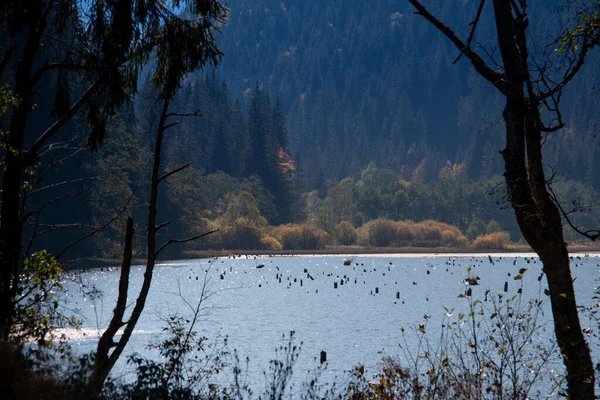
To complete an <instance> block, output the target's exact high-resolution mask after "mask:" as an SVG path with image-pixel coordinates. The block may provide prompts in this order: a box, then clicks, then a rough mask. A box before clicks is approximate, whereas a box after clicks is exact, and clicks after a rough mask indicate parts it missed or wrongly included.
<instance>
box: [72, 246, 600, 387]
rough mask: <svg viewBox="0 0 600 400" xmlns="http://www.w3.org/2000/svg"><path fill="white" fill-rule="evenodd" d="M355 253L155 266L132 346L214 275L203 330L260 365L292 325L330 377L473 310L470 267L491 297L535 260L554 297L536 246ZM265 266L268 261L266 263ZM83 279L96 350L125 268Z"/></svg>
mask: <svg viewBox="0 0 600 400" xmlns="http://www.w3.org/2000/svg"><path fill="white" fill-rule="evenodd" d="M347 258H348V257H343V256H293V257H265V258H258V259H255V258H253V257H251V258H245V257H242V258H236V259H228V258H220V259H216V260H209V259H198V260H183V261H175V262H168V263H164V264H162V265H160V266H158V267H157V268H156V270H155V273H154V280H153V284H152V288H151V291H150V296H149V298H148V302H147V305H146V309H145V310H144V313H143V315H142V318H141V320H140V322H139V323H138V326H137V330H136V332H135V334H134V336H133V337H132V340H131V341H130V344H129V346H128V349H127V350H126V353H127V354H130V353H132V352H140V353H144V352H145V349H144V346H145V344H146V343H147V342H148V341H149V340H151V339H153V338H154V339H155V338H157V337H158V336H159V335H160V334H161V328H162V327H163V326H164V323H163V320H164V319H165V317H167V316H168V315H170V314H172V313H179V314H184V315H189V313H190V310H189V308H188V307H187V306H186V305H185V304H184V301H183V300H182V299H185V300H186V301H187V302H189V303H191V304H195V303H196V302H197V301H198V298H199V295H200V291H201V288H202V282H203V279H204V276H205V275H206V276H207V278H208V279H209V287H210V290H211V291H212V292H213V293H214V295H213V296H212V297H210V299H209V300H207V301H206V302H205V304H204V306H205V307H206V308H205V309H204V313H203V317H202V318H201V321H200V322H199V323H198V325H197V327H196V328H197V330H198V331H199V332H200V333H201V334H203V335H206V336H208V337H209V338H210V339H212V340H216V338H219V337H221V338H222V337H224V336H225V335H227V336H228V337H229V347H230V348H236V349H238V351H239V353H240V354H241V355H242V357H245V356H248V357H250V359H251V365H250V369H251V371H252V372H253V373H254V372H258V371H262V370H264V369H266V368H267V362H268V360H269V359H270V358H272V357H273V354H274V349H275V348H276V347H278V346H279V345H281V344H283V343H284V340H283V339H282V335H286V334H287V333H288V332H289V331H291V330H293V331H295V333H296V335H295V336H296V338H297V340H298V341H302V342H303V346H302V353H301V356H300V359H299V361H298V364H297V369H298V370H307V369H310V368H313V367H314V366H315V365H316V364H315V361H314V358H315V357H317V358H318V356H319V353H320V351H321V350H324V351H326V352H327V361H328V363H329V366H328V374H330V375H331V376H333V375H337V376H341V375H343V373H344V371H347V370H349V369H350V368H352V367H353V366H354V365H356V364H357V363H359V362H361V363H363V364H365V365H367V366H373V365H375V364H377V362H378V361H379V360H381V357H382V353H387V354H394V355H395V354H401V352H400V351H399V344H400V343H401V333H400V329H401V328H402V327H405V328H409V327H415V326H417V325H418V324H420V323H422V322H423V317H424V315H429V316H431V320H430V322H429V325H430V326H439V325H440V324H441V322H442V321H443V319H444V318H446V317H445V316H444V314H445V312H446V311H445V309H444V307H446V308H448V309H456V312H458V311H460V310H463V311H465V310H466V309H467V307H468V304H467V302H466V301H465V300H464V299H459V298H458V295H459V294H461V293H464V292H465V288H466V286H465V283H464V280H465V279H466V278H467V277H468V273H467V269H468V268H469V267H470V268H471V269H472V272H471V275H472V276H475V275H476V276H479V278H480V281H479V285H478V286H473V287H472V290H473V296H474V298H480V299H481V300H483V299H484V292H485V290H486V289H490V293H492V294H496V293H504V285H505V282H508V286H509V287H508V292H509V294H514V293H516V291H517V290H518V288H519V287H520V285H521V281H515V280H514V279H513V278H514V277H515V275H517V274H518V271H519V269H521V268H528V271H527V272H526V273H525V274H524V277H523V280H522V283H523V295H524V296H525V297H526V298H538V296H539V295H540V290H541V296H542V298H545V299H547V297H545V296H544V294H543V289H544V288H545V278H544V279H542V281H541V283H542V284H541V285H540V282H539V281H538V277H539V276H540V274H541V265H540V262H539V261H538V260H537V258H535V257H532V255H529V254H521V255H511V254H492V255H490V256H488V255H447V254H444V255H402V256H395V255H394V256H387V255H377V256H367V255H365V256H353V257H351V259H352V263H351V265H349V266H345V265H343V261H344V260H345V259H347ZM261 264H262V265H264V267H262V268H257V266H259V265H261ZM599 265H600V258H599V256H598V255H589V256H587V255H581V256H580V257H578V256H576V257H575V258H574V259H573V263H572V270H573V275H574V277H575V278H576V281H575V285H576V292H577V295H578V301H579V303H580V304H585V305H592V304H593V301H594V300H593V299H592V297H593V295H594V288H595V286H597V285H598V283H597V280H598V278H599V277H600V275H599V268H598V266H599ZM142 275H143V267H141V266H140V267H134V268H132V271H131V278H130V282H131V283H130V302H133V300H132V298H133V295H134V294H135V293H137V290H138V288H139V287H140V285H141V280H142ZM81 278H82V280H83V282H85V284H86V285H87V286H88V287H95V288H96V289H98V290H99V291H101V293H102V295H101V296H100V297H99V298H97V299H93V300H92V299H89V298H86V297H85V296H83V295H82V294H81V289H80V287H79V286H78V285H77V284H75V283H73V282H71V281H67V282H66V283H65V285H66V287H67V294H68V303H67V304H68V307H70V309H72V310H74V311H76V313H77V315H79V316H80V318H82V319H83V328H84V330H83V331H84V332H85V333H86V335H85V336H82V335H80V336H79V337H74V338H73V342H74V344H75V346H74V347H76V348H78V349H79V350H80V351H82V352H83V351H88V350H91V349H92V348H93V346H94V345H95V340H96V339H97V332H98V328H103V327H106V325H107V323H108V319H109V317H110V313H111V311H112V308H113V307H114V304H115V300H116V295H117V283H118V279H119V271H118V269H115V270H109V271H106V270H92V271H88V272H85V273H82V274H81ZM336 287H337V288H336ZM398 296H399V298H398ZM547 310H548V312H546V317H545V318H546V322H545V323H546V324H547V329H546V333H544V332H541V333H540V335H541V337H540V338H539V339H540V340H542V341H550V340H552V338H553V336H552V330H551V316H550V313H549V307H547ZM582 318H583V321H584V322H583V323H584V324H586V323H587V324H590V321H589V318H587V317H585V316H582ZM588 326H591V327H592V328H593V329H595V328H596V327H595V326H593V325H588ZM544 335H546V337H544ZM595 347H596V346H595V344H593V346H592V348H593V349H595ZM148 354H149V353H148ZM121 365H123V364H121ZM120 368H122V367H120ZM121 371H123V370H121Z"/></svg>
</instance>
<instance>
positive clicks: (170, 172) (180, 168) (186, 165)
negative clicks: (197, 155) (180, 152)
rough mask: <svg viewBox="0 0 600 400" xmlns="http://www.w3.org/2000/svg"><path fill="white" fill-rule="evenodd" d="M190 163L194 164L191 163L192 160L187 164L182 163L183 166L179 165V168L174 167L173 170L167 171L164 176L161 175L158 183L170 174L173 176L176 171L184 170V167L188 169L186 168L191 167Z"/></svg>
mask: <svg viewBox="0 0 600 400" xmlns="http://www.w3.org/2000/svg"><path fill="white" fill-rule="evenodd" d="M190 165H192V163H191V162H189V163H187V164H185V165H182V166H181V167H179V168H175V169H173V170H171V171H169V172H167V173H166V174H164V175H163V176H161V177H160V178H158V183H160V182H162V181H163V180H164V179H167V178H168V177H169V176H171V175H174V174H176V173H178V172H180V171H183V170H184V169H186V168H187V167H189V166H190Z"/></svg>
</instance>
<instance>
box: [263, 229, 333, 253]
mask: <svg viewBox="0 0 600 400" xmlns="http://www.w3.org/2000/svg"><path fill="white" fill-rule="evenodd" d="M275 236H276V238H277V239H278V240H279V242H280V243H281V246H282V247H283V249H285V250H318V249H323V248H325V245H326V244H327V239H328V235H327V232H325V231H324V230H322V229H319V228H315V227H313V226H310V225H306V224H302V225H296V224H286V225H280V226H278V227H277V228H275Z"/></svg>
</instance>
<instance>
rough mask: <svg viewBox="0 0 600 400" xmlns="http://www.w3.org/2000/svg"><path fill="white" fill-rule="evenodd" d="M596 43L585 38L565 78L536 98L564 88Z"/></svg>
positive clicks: (545, 97)
mask: <svg viewBox="0 0 600 400" xmlns="http://www.w3.org/2000/svg"><path fill="white" fill-rule="evenodd" d="M409 1H410V0H409ZM596 44H598V39H597V38H596V39H595V40H593V41H590V40H589V38H588V37H587V36H586V37H585V38H584V39H583V44H582V45H581V53H579V56H578V57H577V59H576V62H575V64H574V65H573V66H572V67H570V68H569V70H568V71H567V72H566V73H565V75H564V77H563V79H562V80H561V81H560V82H558V83H557V84H556V85H555V86H554V87H553V88H550V89H548V90H545V91H543V92H540V93H538V94H537V95H536V96H535V99H536V100H540V101H541V100H544V99H547V98H548V97H550V96H553V95H554V94H556V93H558V92H559V91H561V90H563V88H564V87H565V86H566V85H567V83H569V82H570V81H571V79H573V78H574V77H575V75H577V73H578V72H579V70H580V69H581V67H583V64H584V62H585V58H586V56H587V54H588V52H589V51H590V50H591V49H592V47H594V45H596Z"/></svg>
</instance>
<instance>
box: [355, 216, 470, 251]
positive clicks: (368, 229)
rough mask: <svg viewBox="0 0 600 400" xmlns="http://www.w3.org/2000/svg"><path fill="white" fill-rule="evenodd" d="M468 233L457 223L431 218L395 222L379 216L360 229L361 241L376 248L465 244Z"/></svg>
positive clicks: (459, 245)
mask: <svg viewBox="0 0 600 400" xmlns="http://www.w3.org/2000/svg"><path fill="white" fill-rule="evenodd" d="M466 243H467V241H466V239H465V236H464V235H463V233H462V232H461V231H460V229H458V228H457V227H455V226H452V225H449V224H446V223H443V222H437V221H432V220H427V221H422V222H413V221H410V220H406V221H398V222H394V221H392V220H387V219H376V220H373V221H369V222H367V223H366V224H365V225H363V226H362V227H360V229H359V239H358V244H360V245H363V246H373V247H402V246H422V247H444V246H445V247H462V246H464V245H465V244H466Z"/></svg>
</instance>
